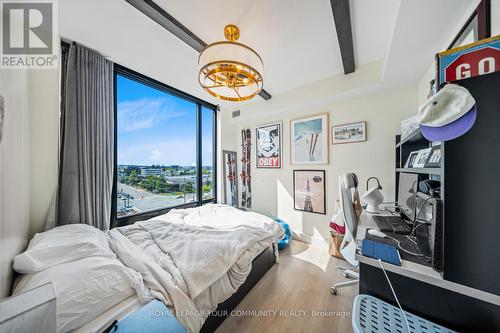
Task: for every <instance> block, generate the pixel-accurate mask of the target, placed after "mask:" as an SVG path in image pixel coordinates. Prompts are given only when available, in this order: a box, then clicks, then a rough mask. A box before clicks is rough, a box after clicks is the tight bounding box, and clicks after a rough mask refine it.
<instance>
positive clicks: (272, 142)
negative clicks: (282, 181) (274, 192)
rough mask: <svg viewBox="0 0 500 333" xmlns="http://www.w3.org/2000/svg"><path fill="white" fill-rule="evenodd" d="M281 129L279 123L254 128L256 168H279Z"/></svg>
mask: <svg viewBox="0 0 500 333" xmlns="http://www.w3.org/2000/svg"><path fill="white" fill-rule="evenodd" d="M281 128H282V124H281V122H276V123H271V124H267V125H262V126H258V127H256V128H255V141H256V144H255V149H256V155H255V156H256V158H257V163H256V166H257V168H259V169H280V168H281Z"/></svg>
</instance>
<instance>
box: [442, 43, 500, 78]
mask: <svg viewBox="0 0 500 333" xmlns="http://www.w3.org/2000/svg"><path fill="white" fill-rule="evenodd" d="M497 71H500V49H497V48H495V47H491V46H487V47H484V48H480V49H477V50H473V51H471V52H468V53H464V54H462V55H460V56H459V57H457V58H456V59H455V60H454V61H453V62H452V63H451V64H450V65H448V67H446V69H445V80H444V81H458V80H463V79H467V78H470V77H475V76H479V75H484V74H489V73H493V72H497Z"/></svg>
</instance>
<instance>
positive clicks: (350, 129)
mask: <svg viewBox="0 0 500 333" xmlns="http://www.w3.org/2000/svg"><path fill="white" fill-rule="evenodd" d="M364 141H366V122H364V121H362V122H359V123H352V124H345V125H336V126H333V127H332V143H333V144H334V145H337V144H341V143H353V142H364Z"/></svg>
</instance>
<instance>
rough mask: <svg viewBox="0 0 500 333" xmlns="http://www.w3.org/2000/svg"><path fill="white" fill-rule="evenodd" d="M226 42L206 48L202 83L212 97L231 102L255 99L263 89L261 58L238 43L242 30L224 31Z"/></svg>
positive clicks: (200, 62) (202, 58) (201, 66)
mask: <svg viewBox="0 0 500 333" xmlns="http://www.w3.org/2000/svg"><path fill="white" fill-rule="evenodd" d="M224 36H225V37H226V39H227V40H226V41H220V42H215V43H213V44H210V45H207V46H206V47H205V48H204V49H203V50H202V51H201V53H200V56H199V58H198V67H199V77H198V79H199V82H200V85H201V86H202V87H203V89H205V90H206V91H207V92H208V93H209V94H210V95H212V96H214V97H216V98H219V99H222V100H225V101H231V102H240V101H246V100H249V99H251V98H253V97H255V96H256V95H257V94H258V93H259V92H260V91H261V90H262V86H263V78H262V75H263V72H264V65H263V63H262V58H261V57H260V56H259V55H258V54H257V52H255V51H254V50H253V49H251V48H250V47H248V46H246V45H245V44H242V43H238V42H237V40H238V38H239V37H240V30H239V29H238V27H237V26H235V25H232V24H230V25H227V26H226V27H225V28H224Z"/></svg>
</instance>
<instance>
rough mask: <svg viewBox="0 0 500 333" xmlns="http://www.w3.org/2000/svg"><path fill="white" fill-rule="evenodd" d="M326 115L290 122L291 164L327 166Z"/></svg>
mask: <svg viewBox="0 0 500 333" xmlns="http://www.w3.org/2000/svg"><path fill="white" fill-rule="evenodd" d="M328 126H329V125H328V113H324V114H319V115H315V116H310V117H306V118H300V119H294V120H291V121H290V162H291V164H328Z"/></svg>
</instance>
